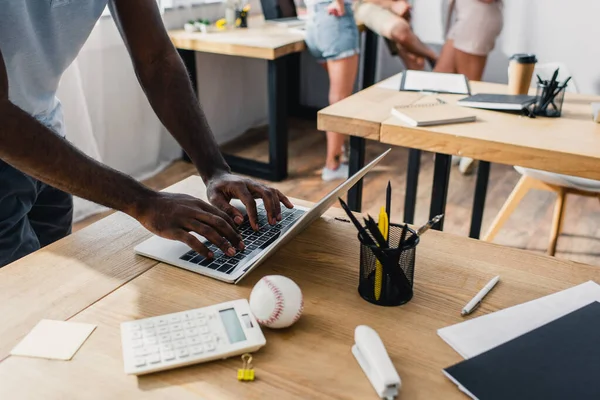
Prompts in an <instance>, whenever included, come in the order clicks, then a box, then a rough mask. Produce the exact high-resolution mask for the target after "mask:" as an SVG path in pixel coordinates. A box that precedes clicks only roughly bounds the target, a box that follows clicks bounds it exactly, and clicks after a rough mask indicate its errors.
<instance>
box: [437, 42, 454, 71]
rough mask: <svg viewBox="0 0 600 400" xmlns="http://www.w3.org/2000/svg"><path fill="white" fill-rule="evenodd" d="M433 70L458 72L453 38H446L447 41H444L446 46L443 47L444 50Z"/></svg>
mask: <svg viewBox="0 0 600 400" xmlns="http://www.w3.org/2000/svg"><path fill="white" fill-rule="evenodd" d="M433 71H434V72H446V73H450V74H454V73H456V60H455V50H454V41H453V40H446V43H444V47H442V52H441V53H440V56H439V57H438V60H437V63H436V64H435V68H434V69H433Z"/></svg>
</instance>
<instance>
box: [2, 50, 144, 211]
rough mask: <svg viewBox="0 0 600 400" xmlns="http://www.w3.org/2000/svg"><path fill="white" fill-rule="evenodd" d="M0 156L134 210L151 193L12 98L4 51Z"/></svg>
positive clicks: (99, 200) (50, 180)
mask: <svg viewBox="0 0 600 400" xmlns="http://www.w3.org/2000/svg"><path fill="white" fill-rule="evenodd" d="M0 159H2V160H3V161H5V162H7V163H9V164H11V165H12V166H14V167H15V168H17V169H19V170H21V171H23V172H25V173H27V174H29V175H31V176H33V177H34V178H37V179H39V180H41V181H43V182H45V183H48V184H50V185H52V186H54V187H57V188H59V189H61V190H64V191H66V192H69V193H73V194H75V195H77V196H80V197H83V198H85V199H88V200H91V201H93V202H96V203H99V204H102V205H105V206H107V207H111V208H114V209H116V210H120V211H124V212H126V213H128V214H130V215H132V214H134V213H135V211H136V207H137V203H138V201H139V200H140V199H141V198H143V197H146V196H148V195H149V194H151V193H152V191H150V190H149V189H147V188H146V187H145V186H143V185H141V184H139V183H138V182H136V181H135V180H134V179H132V178H130V177H129V176H127V175H124V174H122V173H120V172H118V171H115V170H113V169H111V168H109V167H107V166H105V165H103V164H100V163H98V162H97V161H95V160H93V159H92V158H90V157H88V156H86V155H85V154H83V153H82V152H81V151H79V150H77V149H76V148H75V147H74V146H72V145H71V144H70V143H69V142H67V141H66V140H65V139H63V138H61V137H59V136H58V135H56V134H55V133H54V132H52V131H51V130H50V129H49V128H47V127H46V126H44V125H42V124H41V123H39V122H38V121H37V120H35V119H34V118H33V117H32V116H30V115H29V114H27V113H25V112H24V111H23V110H21V109H20V108H19V107H17V106H15V105H14V104H12V103H11V102H10V101H9V99H8V77H7V74H6V69H5V66H4V61H3V58H2V54H1V53H0ZM75 166H76V167H75ZM90 183H93V184H90Z"/></svg>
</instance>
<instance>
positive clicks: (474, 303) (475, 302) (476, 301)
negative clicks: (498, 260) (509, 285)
mask: <svg viewBox="0 0 600 400" xmlns="http://www.w3.org/2000/svg"><path fill="white" fill-rule="evenodd" d="M499 280H500V275H498V276H496V277H494V278H492V280H491V281H489V282H488V283H487V285H485V286H484V287H483V289H481V290H480V291H479V293H477V294H476V295H475V297H473V299H472V300H471V301H470V302H468V303H467V305H466V306H464V308H463V309H462V312H461V315H469V314H471V313H472V312H473V311H474V310H475V309H476V308H477V307H479V305H480V304H481V302H482V301H483V298H484V297H485V296H487V294H488V293H489V292H490V291H491V290H492V289H493V288H494V286H496V284H497V283H498V281H499Z"/></svg>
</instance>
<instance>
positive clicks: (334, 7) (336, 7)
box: [327, 1, 346, 17]
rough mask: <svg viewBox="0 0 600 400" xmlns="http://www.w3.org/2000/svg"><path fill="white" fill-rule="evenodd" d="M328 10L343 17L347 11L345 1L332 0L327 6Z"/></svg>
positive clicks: (331, 13)
mask: <svg viewBox="0 0 600 400" xmlns="http://www.w3.org/2000/svg"><path fill="white" fill-rule="evenodd" d="M327 11H328V12H329V15H335V16H336V17H341V16H342V15H344V14H345V13H346V8H345V6H344V2H343V1H332V2H331V4H330V5H329V6H328V7H327Z"/></svg>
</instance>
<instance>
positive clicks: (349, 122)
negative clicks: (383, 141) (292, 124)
mask: <svg viewBox="0 0 600 400" xmlns="http://www.w3.org/2000/svg"><path fill="white" fill-rule="evenodd" d="M349 127H350V128H349ZM317 129H318V130H320V131H324V132H339V133H343V134H345V135H349V136H357V137H363V138H365V139H369V140H375V141H380V132H381V124H380V123H378V122H373V121H364V120H356V119H354V118H348V117H342V116H339V115H331V114H327V108H325V109H323V110H320V111H319V112H318V113H317ZM350 132H351V133H350Z"/></svg>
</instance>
